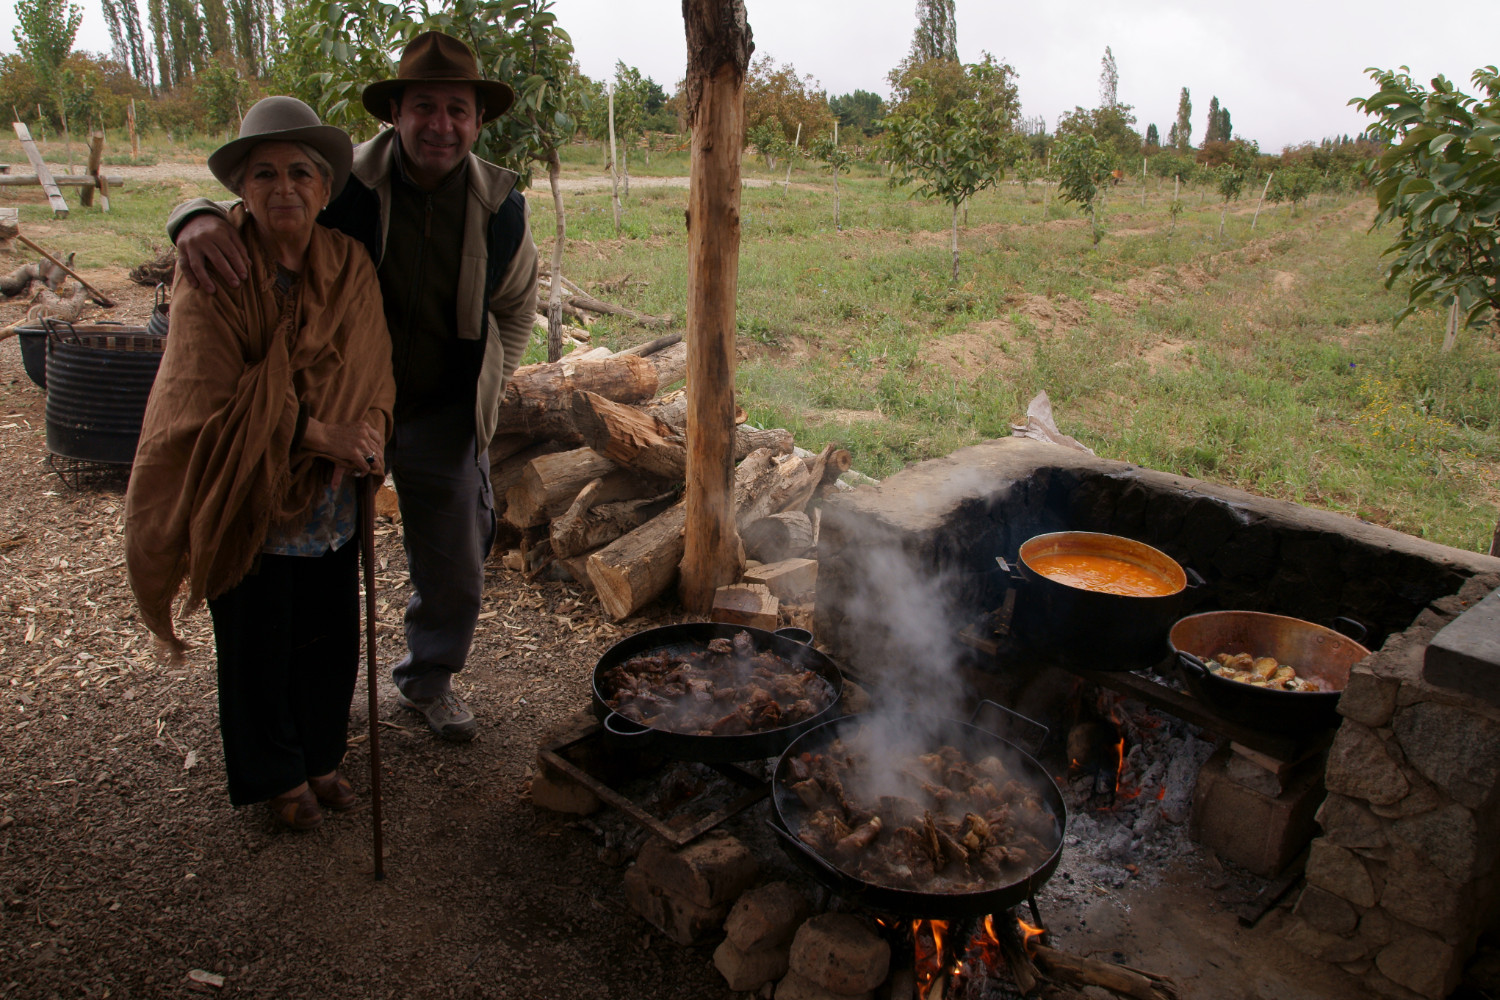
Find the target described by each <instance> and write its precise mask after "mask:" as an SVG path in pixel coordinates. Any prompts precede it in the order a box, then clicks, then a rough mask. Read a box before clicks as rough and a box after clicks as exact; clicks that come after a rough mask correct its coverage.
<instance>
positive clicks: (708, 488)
mask: <svg viewBox="0 0 1500 1000" xmlns="http://www.w3.org/2000/svg"><path fill="white" fill-rule="evenodd" d="M682 16H683V21H684V22H685V27H686V31H687V51H688V67H687V81H686V84H685V87H684V91H685V94H686V97H687V112H688V113H687V120H688V124H689V127H690V128H691V129H692V151H693V153H692V171H691V182H690V183H691V187H690V190H689V192H688V212H687V228H688V295H687V342H688V372H687V384H688V411H687V449H688V456H687V477H686V478H687V491H686V498H685V500H686V503H685V506H686V515H687V518H686V523H685V525H684V529H683V556H682V562H681V564H680V569H681V582H680V586H679V593H680V595H681V598H682V603H683V605H684V607H685V608H686V609H687V610H688V611H689V612H692V613H694V614H704V613H706V612H708V611H709V610H710V609H711V608H712V607H713V599H714V591H716V590H718V588H719V587H722V586H724V585H726V584H730V583H733V582H734V581H735V580H737V579H738V578H739V574H740V570H741V569H742V567H743V565H744V551H743V549H742V547H741V545H740V538H739V531H738V529H737V528H736V526H735V510H734V411H735V407H734V334H735V297H736V293H737V289H738V283H739V251H740V157H739V153H740V150H741V149H742V148H743V146H744V141H745V76H746V74H747V72H748V70H749V67H750V54H751V53H752V52H754V51H755V45H754V43H753V41H752V40H751V34H750V25H749V23H748V22H747V20H746V17H745V4H744V0H683V4H682Z"/></svg>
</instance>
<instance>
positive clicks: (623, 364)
mask: <svg viewBox="0 0 1500 1000" xmlns="http://www.w3.org/2000/svg"><path fill="white" fill-rule="evenodd" d="M663 353H665V352H663ZM660 369H661V365H659V364H658V363H656V362H655V360H654V359H647V358H638V357H636V356H635V355H633V354H630V355H624V356H621V357H611V358H602V359H600V360H597V361H576V362H575V361H566V360H564V361H554V362H550V363H547V364H539V365H523V366H521V367H520V368H517V369H516V371H515V374H513V375H512V376H511V378H510V381H509V382H508V383H506V386H505V396H504V398H503V399H502V400H501V402H500V413H499V420H498V423H497V426H496V429H495V433H496V434H497V435H501V434H525V435H528V436H530V437H532V438H535V439H543V438H547V439H552V440H557V441H564V442H566V443H568V444H573V445H578V444H580V443H582V438H580V437H579V434H578V430H577V428H575V427H574V426H573V398H572V396H573V393H574V392H575V391H577V390H580V389H586V390H588V391H589V392H594V393H598V394H599V395H601V396H603V397H605V398H606V399H612V400H614V401H616V402H620V403H638V402H643V401H645V400H648V399H650V398H651V397H652V396H655V395H656V392H657V390H658V389H659V388H660V386H661V385H662V382H661V374H660Z"/></svg>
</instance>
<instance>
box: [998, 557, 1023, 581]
mask: <svg viewBox="0 0 1500 1000" xmlns="http://www.w3.org/2000/svg"><path fill="white" fill-rule="evenodd" d="M995 565H997V566H999V567H1000V572H1001V574H1003V575H1004V576H1005V578H1006V580H1007V581H1009V582H1010V584H1011V586H1013V587H1021V586H1025V584H1026V577H1024V576H1022V575H1021V564H1020V563H1010V562H1007V561H1006V559H1005V557H1004V556H996V557H995Z"/></svg>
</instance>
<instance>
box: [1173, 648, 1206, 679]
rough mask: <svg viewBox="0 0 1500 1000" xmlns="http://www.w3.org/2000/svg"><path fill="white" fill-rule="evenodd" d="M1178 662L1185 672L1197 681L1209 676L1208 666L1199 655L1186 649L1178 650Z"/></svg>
mask: <svg viewBox="0 0 1500 1000" xmlns="http://www.w3.org/2000/svg"><path fill="white" fill-rule="evenodd" d="M1177 662H1178V664H1179V665H1180V666H1181V667H1182V670H1183V673H1185V674H1186V675H1187V676H1188V677H1189V678H1191V679H1192V680H1195V681H1201V680H1202V679H1203V678H1205V677H1207V676H1208V666H1207V664H1205V663H1204V662H1203V661H1202V660H1200V659H1198V657H1196V656H1194V655H1193V654H1192V653H1189V652H1186V651H1185V650H1181V649H1179V650H1178V651H1177Z"/></svg>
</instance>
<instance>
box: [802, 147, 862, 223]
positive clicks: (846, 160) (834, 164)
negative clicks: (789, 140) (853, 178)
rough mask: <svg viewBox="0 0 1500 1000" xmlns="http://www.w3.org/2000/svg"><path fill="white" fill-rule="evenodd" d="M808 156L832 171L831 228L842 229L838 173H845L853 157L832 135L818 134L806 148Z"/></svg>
mask: <svg viewBox="0 0 1500 1000" xmlns="http://www.w3.org/2000/svg"><path fill="white" fill-rule="evenodd" d="M807 154H808V156H810V157H812V158H813V159H815V160H819V161H821V162H823V163H825V164H827V165H828V169H829V170H830V171H832V172H833V228H834V229H842V228H843V227H842V225H841V224H840V221H839V174H847V173H848V172H849V165H850V163H851V162H853V160H854V157H852V156H850V155H849V152H848V150H846V149H844V148H843V147H842V146H840V145H839V144H838V143H837V142H835V141H834V138H833V136H828V135H824V136H819V137H818V138H817V139H814V140H813V141H812V143H810V144H809V145H808V148H807Z"/></svg>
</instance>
